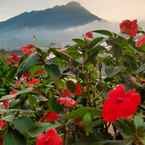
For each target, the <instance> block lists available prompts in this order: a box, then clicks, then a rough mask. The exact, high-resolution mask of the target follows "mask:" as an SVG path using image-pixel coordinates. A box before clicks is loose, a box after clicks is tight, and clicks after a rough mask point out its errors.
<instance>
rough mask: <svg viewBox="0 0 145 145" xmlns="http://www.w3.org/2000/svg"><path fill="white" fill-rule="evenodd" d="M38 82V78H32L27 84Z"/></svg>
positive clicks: (31, 84)
mask: <svg viewBox="0 0 145 145" xmlns="http://www.w3.org/2000/svg"><path fill="white" fill-rule="evenodd" d="M39 83H40V80H39V79H37V78H32V79H31V80H29V81H27V84H28V86H30V87H31V86H33V85H37V84H39Z"/></svg>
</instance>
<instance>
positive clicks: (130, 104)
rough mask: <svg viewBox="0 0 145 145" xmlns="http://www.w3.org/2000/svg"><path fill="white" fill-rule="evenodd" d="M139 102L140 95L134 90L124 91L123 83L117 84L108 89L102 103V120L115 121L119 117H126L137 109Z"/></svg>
mask: <svg viewBox="0 0 145 145" xmlns="http://www.w3.org/2000/svg"><path fill="white" fill-rule="evenodd" d="M140 102H141V97H140V95H139V94H138V93H137V92H136V91H135V90H129V91H128V92H126V91H125V86H124V85H122V84H121V85H117V86H116V87H115V88H114V89H112V90H111V91H109V93H108V97H107V99H106V100H105V102H104V104H103V114H102V116H103V120H104V121H106V122H115V121H117V120H119V119H128V118H129V117H131V116H132V115H133V114H134V113H135V112H136V111H137V107H138V105H139V104H140Z"/></svg>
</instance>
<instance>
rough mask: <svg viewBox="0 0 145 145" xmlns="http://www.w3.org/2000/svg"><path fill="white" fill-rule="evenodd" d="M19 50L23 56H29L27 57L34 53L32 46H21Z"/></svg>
mask: <svg viewBox="0 0 145 145" xmlns="http://www.w3.org/2000/svg"><path fill="white" fill-rule="evenodd" d="M21 50H22V52H23V54H25V55H27V56H29V55H31V54H32V53H33V52H34V45H32V44H28V45H26V46H23V47H22V48H21Z"/></svg>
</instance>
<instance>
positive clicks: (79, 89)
mask: <svg viewBox="0 0 145 145" xmlns="http://www.w3.org/2000/svg"><path fill="white" fill-rule="evenodd" d="M81 93H82V88H81V84H80V83H77V84H76V87H75V96H80V95H81Z"/></svg>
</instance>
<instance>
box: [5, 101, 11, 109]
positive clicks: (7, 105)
mask: <svg viewBox="0 0 145 145" xmlns="http://www.w3.org/2000/svg"><path fill="white" fill-rule="evenodd" d="M3 107H4V108H5V109H8V108H9V107H10V101H9V100H4V101H3Z"/></svg>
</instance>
